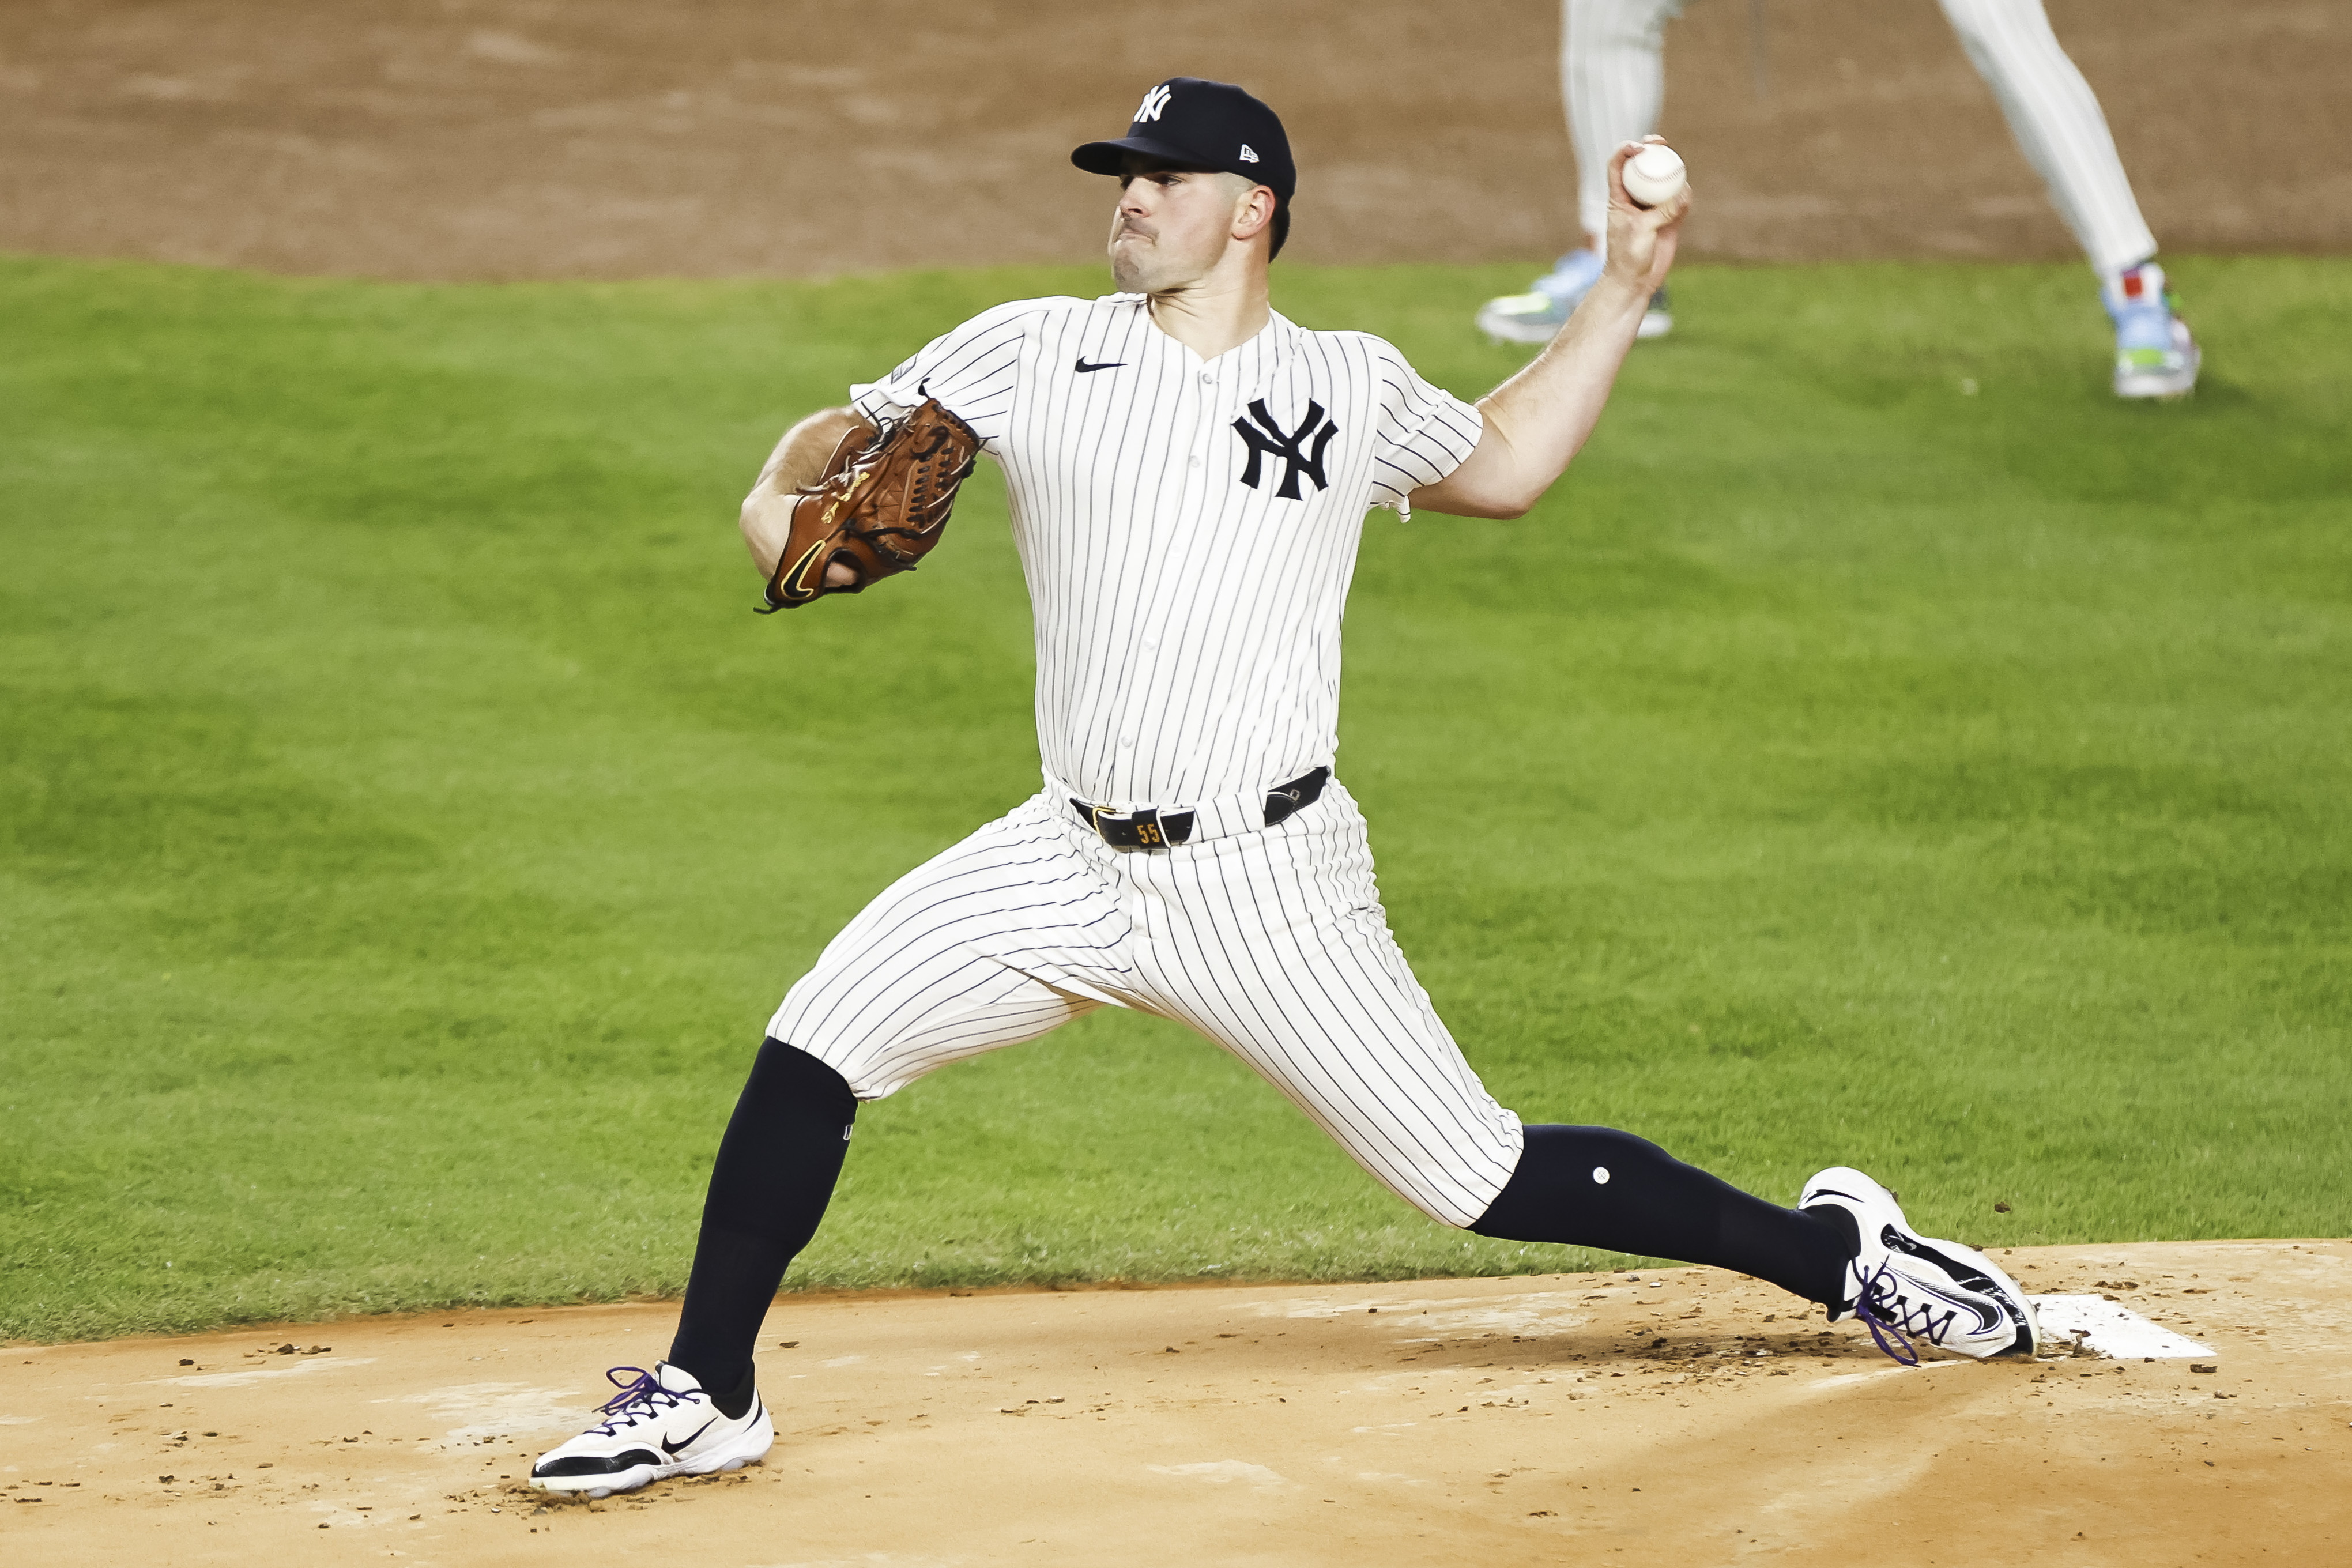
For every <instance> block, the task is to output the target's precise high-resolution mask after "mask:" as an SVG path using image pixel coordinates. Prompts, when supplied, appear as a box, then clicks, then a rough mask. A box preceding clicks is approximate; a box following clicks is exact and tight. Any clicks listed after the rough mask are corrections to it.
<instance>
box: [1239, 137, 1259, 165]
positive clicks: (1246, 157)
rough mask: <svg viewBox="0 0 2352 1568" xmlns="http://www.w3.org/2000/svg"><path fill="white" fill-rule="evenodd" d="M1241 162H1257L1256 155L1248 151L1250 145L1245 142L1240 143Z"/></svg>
mask: <svg viewBox="0 0 2352 1568" xmlns="http://www.w3.org/2000/svg"><path fill="white" fill-rule="evenodd" d="M1242 162H1243V163H1256V162H1257V154H1256V153H1253V152H1251V151H1250V144H1249V143H1248V142H1243V143H1242Z"/></svg>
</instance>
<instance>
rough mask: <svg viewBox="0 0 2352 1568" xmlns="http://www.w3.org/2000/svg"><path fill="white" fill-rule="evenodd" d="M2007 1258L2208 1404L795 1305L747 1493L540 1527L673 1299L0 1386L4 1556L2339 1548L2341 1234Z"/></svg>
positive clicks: (1449, 1306) (187, 1346) (1852, 1358)
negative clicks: (531, 1472)
mask: <svg viewBox="0 0 2352 1568" xmlns="http://www.w3.org/2000/svg"><path fill="white" fill-rule="evenodd" d="M2003 1256H2004V1258H2005V1260H2006V1261H2007V1262H2008V1264H2009V1265H2010V1266H2011V1268H2012V1269H2013V1270H2015V1271H2016V1272H2017V1273H2018V1274H2019V1275H2020V1277H2021V1279H2024V1280H2026V1281H2028V1282H2029V1289H2032V1290H2034V1291H2035V1292H2037V1293H2062V1292H2095V1293H2100V1294H2107V1295H2111V1296H2115V1297H2116V1298H2117V1299H2119V1300H2124V1301H2126V1302H2128V1303H2129V1304H2131V1305H2132V1306H2134V1307H2135V1308H2136V1309H2137V1310H2141V1311H2143V1312H2145V1313H2146V1314H2147V1315H2148V1316H2150V1317H2152V1318H2154V1319H2156V1320H2157V1321H2159V1322H2160V1323H2163V1324H2164V1325H2165V1326H2167V1327H2169V1328H2172V1329H2174V1330H2176V1331H2180V1332H2184V1333H2188V1334H2191V1335H2193V1336H2195V1337H2197V1338H2199V1339H2200V1340H2201V1341H2203V1342H2205V1343H2207V1344H2209V1345H2212V1346H2214V1347H2216V1349H2217V1351H2218V1354H2217V1355H2216V1356H2215V1357H2214V1358H2213V1361H2212V1363H2211V1364H2213V1365H2215V1366H2216V1367H2217V1368H2218V1370H2217V1371H2215V1372H2212V1373H2199V1372H2197V1371H2195V1370H2193V1367H2192V1365H2191V1363H2188V1362H2184V1361H2159V1362H2153V1363H2143V1362H2139V1361H2126V1362H2116V1361H2109V1360H2104V1359H2093V1358H2079V1357H2078V1358H2073V1359H2063V1360H2051V1361H2044V1362H2042V1363H2032V1364H2022V1365H2007V1364H1997V1365H1976V1364H1973V1363H1946V1364H1939V1365H1934V1366H1931V1367H1928V1368H1926V1369H1922V1370H1917V1371H1906V1370H1904V1369H1902V1368H1899V1367H1896V1366H1895V1365H1893V1364H1892V1363H1889V1362H1887V1361H1885V1359H1883V1358H1882V1357H1881V1356H1880V1355H1879V1354H1878V1352H1876V1351H1874V1349H1872V1347H1871V1345H1870V1343H1869V1342H1868V1340H1867V1339H1865V1338H1864V1337H1862V1336H1861V1335H1859V1334H1858V1333H1856V1332H1855V1331H1853V1326H1852V1325H1850V1324H1841V1325H1839V1326H1838V1327H1837V1328H1835V1329H1830V1328H1827V1327H1826V1326H1825V1325H1823V1324H1822V1322H1821V1321H1820V1318H1819V1316H1818V1312H1817V1310H1806V1309H1803V1308H1801V1307H1800V1306H1799V1305H1798V1304H1797V1303H1795V1302H1794V1301H1793V1300H1792V1299H1791V1298H1790V1297H1788V1296H1785V1295H1782V1294H1780V1292H1778V1291H1776V1290H1774V1289H1771V1288H1769V1287H1768V1286H1764V1285H1760V1284H1757V1283H1754V1282H1752V1281H1746V1280H1742V1279H1738V1278H1736V1277H1734V1276H1732V1275H1728V1274H1724V1273H1720V1272H1717V1271H1715V1270H1709V1269H1672V1270H1666V1271H1663V1272H1658V1273H1652V1274H1646V1275H1644V1276H1643V1278H1641V1279H1639V1280H1634V1279H1628V1278H1626V1277H1624V1276H1622V1275H1554V1276H1548V1277H1543V1278H1538V1279H1477V1280H1421V1281H1415V1282H1412V1283H1407V1284H1396V1285H1360V1286H1344V1287H1336V1288H1333V1287H1319V1288H1318V1287H1305V1286H1286V1287H1263V1286H1233V1287H1224V1288H1218V1289H1186V1290H1164V1291H1162V1290H1138V1291H1076V1292H1006V1293H983V1294H981V1295H976V1296H971V1297H950V1296H944V1295H920V1296H899V1297H895V1298H891V1299H887V1300H877V1299H873V1298H861V1297H843V1298H835V1299H799V1300H784V1301H782V1302H780V1303H779V1304H778V1306H777V1308H776V1310H775V1311H774V1312H773V1314H772V1316H771V1317H770V1319H769V1322H768V1328H767V1330H766V1331H765V1332H764V1333H763V1334H762V1336H761V1376H762V1381H763V1384H764V1385H765V1388H766V1390H767V1393H768V1396H769V1399H770V1402H771V1404H772V1406H773V1407H774V1408H775V1410H776V1415H777V1425H778V1427H779V1432H780V1437H779V1441H778V1443H777V1446H776V1447H775V1449H774V1451H773V1452H772V1453H771V1454H770V1455H769V1457H768V1461H767V1463H766V1464H765V1465H763V1466H761V1467H759V1468H753V1469H750V1470H746V1471H743V1472H740V1474H739V1475H737V1476H733V1477H727V1478H719V1479H710V1480H706V1481H694V1482H672V1483H668V1484H666V1485H663V1486H659V1487H656V1488H653V1489H649V1490H648V1491H647V1492H646V1493H644V1494H641V1495H640V1496H638V1497H636V1498H635V1499H618V1498H616V1499H613V1500H609V1501H606V1502H604V1503H598V1504H587V1503H573V1504H565V1505H557V1506H551V1507H550V1506H545V1505H544V1504H543V1501H542V1500H541V1499H540V1498H538V1497H537V1496H536V1494H533V1493H530V1492H528V1491H526V1490H524V1489H521V1487H520V1485H519V1481H518V1479H519V1478H520V1477H521V1476H522V1475H523V1474H524V1473H525V1472H526V1469H527V1468H528V1466H529V1464H530V1458H531V1456H532V1455H534V1454H535V1453H536V1452H538V1451H539V1450H540V1449H541V1447H544V1446H546V1445H547V1444H549V1443H551V1442H553V1441H555V1440H558V1439H560V1438H561V1437H562V1436H566V1435H568V1434H569V1433H570V1432H571V1431H572V1430H575V1429H577V1428H578V1427H579V1426H581V1425H583V1419H582V1418H583V1414H584V1412H585V1411H586V1409H587V1408H588V1406H589V1405H590V1404H591V1403H593V1400H594V1399H595V1398H596V1397H598V1395H599V1392H600V1389H601V1384H600V1381H599V1380H598V1378H597V1376H596V1373H597V1371H598V1369H601V1368H602V1367H603V1366H604V1364H605V1363H608V1362H635V1363H651V1362H652V1361H653V1360H654V1359H655V1358H656V1356H657V1355H658V1354H659V1353H660V1352H661V1351H662V1349H663V1348H664V1347H665V1346H666V1344H667V1340H668V1335H669V1330H670V1328H671V1325H672V1322H673V1321H674V1311H675V1309H674V1308H672V1307H671V1306H669V1305H667V1304H658V1303H656V1304H646V1305H633V1306H622V1307H594V1308H581V1309H569V1310H537V1311H499V1312H480V1313H466V1314H460V1315H456V1316H448V1315H444V1316H438V1317H434V1318H426V1319H405V1320H386V1319H374V1320H362V1321H347V1322H342V1323H337V1324H334V1325H331V1326H329V1327H320V1326H319V1325H316V1324H311V1325H307V1326H305V1327H303V1328H301V1329H299V1331H288V1332H287V1333H286V1334H285V1336H284V1337H283V1338H282V1339H281V1338H280V1337H279V1336H278V1334H277V1333H275V1332H271V1331H260V1330H248V1331H237V1332H232V1333H225V1334H210V1335H203V1336H198V1337H194V1338H186V1339H176V1340H143V1341H125V1342H115V1343H109V1344H97V1345H68V1346H60V1347H54V1348H48V1349H26V1348H21V1347H20V1348H16V1349H14V1350H11V1351H9V1352H6V1354H5V1362H6V1365H5V1372H0V1499H5V1501H0V1510H5V1514H0V1518H4V1519H5V1526H0V1528H5V1531H6V1539H7V1542H8V1551H9V1556H10V1560H11V1561H14V1562H26V1563H31V1562H37V1563H43V1564H48V1565H61V1564H73V1563H106V1564H117V1563H125V1562H135V1561H141V1560H147V1561H157V1562H164V1561H168V1562H171V1563H255V1562H283V1561H301V1562H346V1561H355V1560H358V1559H362V1558H365V1559H369V1560H373V1561H380V1560H383V1559H386V1558H394V1557H396V1558H404V1559H408V1560H411V1561H414V1562H416V1563H467V1564H477V1563H541V1562H581V1561H587V1560H590V1559H591V1557H592V1556H593V1558H594V1560H598V1561H603V1560H605V1559H604V1553H607V1552H613V1553H619V1552H638V1551H648V1552H678V1551H681V1550H689V1549H690V1551H691V1552H692V1554H693V1557H694V1559H695V1560H696V1561H697V1562H708V1563H768V1564H781V1563H792V1564H799V1565H802V1568H817V1565H820V1564H844V1565H846V1564H849V1563H894V1564H901V1565H905V1564H950V1563H977V1562H982V1561H1003V1560H1012V1561H1018V1562H1024V1563H1074V1564H1087V1565H1093V1564H1099V1563H1157V1562H1166V1561H1171V1560H1177V1559H1179V1558H1181V1559H1182V1560H1188V1561H1190V1560H1197V1561H1201V1562H1210V1563H1286V1564H1300V1563H1334V1564H1339V1563H1346V1564H1349V1568H1380V1565H1381V1564H1384V1563H1413V1564H1426V1563H1465V1564H1477V1565H1479V1568H1492V1565H1494V1564H1498V1563H1557V1562H1560V1561H1563V1560H1569V1559H1570V1558H1573V1559H1574V1560H1577V1561H1586V1560H1595V1561H1611V1560H1613V1559H1612V1553H1617V1552H1622V1553H1624V1555H1625V1559H1626V1560H1627V1561H1633V1560H1636V1559H1639V1558H1648V1559H1651V1560H1654V1561H1662V1562H1674V1563H1730V1562H1734V1561H1741V1560H1745V1559H1747V1558H1748V1557H1750V1556H1756V1557H1769V1558H1771V1559H1773V1560H1774V1561H1777V1562H1786V1563H1824V1564H1838V1565H1841V1568H1843V1565H1845V1564H1851V1563H1857V1562H1900V1563H2024V1562H2029V1561H2030V1562H2034V1563H2068V1564H2074V1563H2082V1564H2090V1563H2115V1564H2119V1565H2120V1564H2128V1565H2130V1568H2152V1565H2158V1564H2172V1563H2194V1562H2199V1561H2202V1562H2207V1563H2243V1562H2249V1561H2253V1560H2255V1558H2256V1556H2257V1555H2258V1552H2257V1550H2256V1549H2257V1548H2258V1547H2259V1548H2261V1549H2262V1550H2263V1552H2267V1557H2266V1558H2265V1559H2264V1560H2267V1561H2272V1562H2279V1563H2322V1562H2343V1561H2345V1560H2346V1559H2347V1556H2352V1426H2347V1417H2352V1367H2347V1355H2346V1351H2347V1328H2352V1308H2347V1300H2352V1289H2347V1287H2352V1243H2345V1242H2306V1243H2293V1242H2225V1243H2200V1244H2189V1243H2168V1244H2136V1245H2127V1246H2116V1247H2059V1248H2036V1249H2026V1248H2020V1249H2018V1250H2017V1251H2014V1252H2011V1253H2007V1254H2004V1255H2003ZM1375 1308H1376V1309H1378V1310H1377V1311H1375V1310H1371V1309H1375ZM445 1325H447V1326H445ZM787 1339H789V1340H793V1341H795V1342H797V1343H796V1344H795V1345H794V1346H793V1348H792V1349H789V1350H787V1349H782V1348H779V1347H778V1342H779V1341H782V1340H787ZM286 1343H292V1344H295V1345H296V1346H298V1350H297V1352H295V1353H292V1354H286V1353H281V1352H279V1351H278V1349H277V1348H276V1347H278V1346H279V1345H281V1344H286ZM313 1344H323V1345H325V1346H328V1347H331V1348H330V1349H325V1350H321V1351H319V1352H316V1353H304V1352H308V1351H309V1349H310V1346H312V1345H313ZM1755 1352H1769V1353H1764V1354H1758V1353H1755ZM189 1363H193V1364H189ZM322 1527H323V1528H322ZM287 1554H293V1555H291V1556H289V1555H287ZM614 1560H618V1558H617V1557H616V1558H614Z"/></svg>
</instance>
